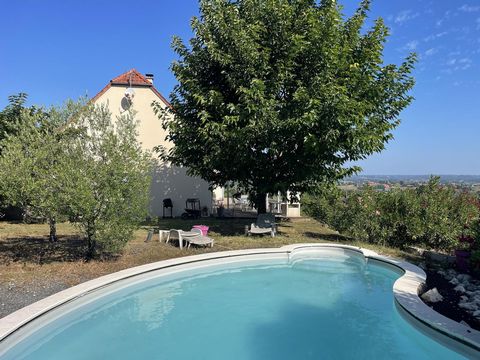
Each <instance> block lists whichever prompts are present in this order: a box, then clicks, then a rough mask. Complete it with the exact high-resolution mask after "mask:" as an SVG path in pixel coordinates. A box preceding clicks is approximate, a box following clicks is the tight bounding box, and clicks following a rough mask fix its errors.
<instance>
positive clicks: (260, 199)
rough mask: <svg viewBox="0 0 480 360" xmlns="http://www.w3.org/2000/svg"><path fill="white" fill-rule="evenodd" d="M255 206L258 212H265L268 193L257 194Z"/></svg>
mask: <svg viewBox="0 0 480 360" xmlns="http://www.w3.org/2000/svg"><path fill="white" fill-rule="evenodd" d="M255 206H256V207H257V213H258V214H265V213H266V212H267V194H266V193H260V194H257V196H256V201H255Z"/></svg>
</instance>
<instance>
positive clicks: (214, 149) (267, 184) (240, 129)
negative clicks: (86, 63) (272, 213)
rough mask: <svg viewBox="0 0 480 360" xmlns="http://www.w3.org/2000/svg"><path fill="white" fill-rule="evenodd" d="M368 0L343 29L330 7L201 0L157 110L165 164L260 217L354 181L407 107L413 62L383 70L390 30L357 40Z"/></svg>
mask: <svg viewBox="0 0 480 360" xmlns="http://www.w3.org/2000/svg"><path fill="white" fill-rule="evenodd" d="M369 7H370V1H367V0H364V1H362V2H361V4H360V6H359V8H358V10H357V11H356V13H355V14H354V15H353V16H352V17H351V18H349V19H344V18H343V17H342V14H341V7H340V6H339V5H338V4H337V3H336V2H335V1H333V0H323V1H320V2H317V1H314V0H237V1H233V0H201V1H200V13H201V15H200V17H199V18H193V20H192V28H193V31H194V37H193V38H192V39H191V40H190V44H189V45H188V46H187V45H185V44H184V43H183V42H182V41H181V40H180V39H179V38H178V37H177V38H174V40H173V48H174V50H175V51H176V53H177V54H178V56H179V60H178V61H176V62H174V64H173V66H172V69H173V72H174V74H175V76H176V78H177V80H178V85H177V86H176V87H175V89H174V91H173V93H172V95H171V102H172V107H173V109H174V112H175V113H174V116H166V113H165V111H162V110H161V105H160V104H154V108H155V109H156V111H157V112H158V113H159V116H160V117H162V118H163V120H164V127H165V129H166V130H168V133H169V135H168V139H169V140H171V141H172V142H173V143H174V144H175V146H174V147H173V148H172V149H171V150H169V151H168V152H167V151H163V152H162V153H161V157H162V159H164V160H166V161H169V162H172V163H173V164H175V165H180V166H186V167H188V169H189V174H191V175H195V176H200V177H202V178H203V179H205V180H207V181H209V182H210V184H211V185H212V186H223V185H224V184H225V183H227V182H229V181H232V182H235V183H237V184H239V185H240V186H241V187H242V188H243V189H244V190H246V191H247V192H248V193H249V194H250V195H251V198H252V199H255V203H256V206H257V209H258V211H259V212H260V213H261V212H265V210H266V209H265V197H266V194H267V193H276V192H278V191H280V192H281V193H283V194H285V193H286V192H287V191H290V192H291V193H292V194H296V193H298V192H303V191H306V190H308V189H310V188H312V187H314V186H316V185H317V184H319V183H321V182H324V181H330V180H334V179H338V178H342V177H344V176H347V175H351V174H353V173H354V172H356V171H358V170H359V168H358V167H356V166H351V165H350V164H351V163H352V162H354V161H357V160H360V159H364V158H366V157H367V156H368V155H371V154H373V153H375V152H379V151H381V150H383V149H384V146H385V143H386V142H387V141H389V140H390V139H391V138H392V134H391V131H392V130H393V129H394V128H395V127H396V126H398V124H399V119H398V116H399V114H400V112H401V111H402V110H403V109H404V108H405V107H406V106H407V105H408V104H410V102H411V101H412V97H411V96H409V95H408V92H409V90H410V89H411V88H412V87H413V85H414V80H413V78H412V77H411V76H410V75H409V74H410V73H411V71H412V69H413V66H414V63H415V54H411V55H410V56H408V57H407V59H406V60H405V61H404V62H403V63H402V64H401V65H400V66H396V65H392V64H388V65H385V64H383V59H382V53H383V48H384V44H385V41H386V38H387V36H388V29H387V27H386V26H385V25H384V23H383V20H382V19H381V18H380V19H377V20H376V21H375V22H374V25H373V27H372V28H371V29H369V30H366V31H365V30H364V25H365V21H366V18H367V14H368V11H369Z"/></svg>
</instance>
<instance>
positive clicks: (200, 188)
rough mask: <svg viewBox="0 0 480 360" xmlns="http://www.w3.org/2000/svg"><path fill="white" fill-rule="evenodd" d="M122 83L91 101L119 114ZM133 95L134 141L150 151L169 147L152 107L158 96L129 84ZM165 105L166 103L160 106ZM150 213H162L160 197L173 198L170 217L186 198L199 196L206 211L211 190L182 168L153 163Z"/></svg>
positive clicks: (151, 91)
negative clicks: (136, 125) (135, 127)
mask: <svg viewBox="0 0 480 360" xmlns="http://www.w3.org/2000/svg"><path fill="white" fill-rule="evenodd" d="M126 89H127V87H126V86H118V85H112V87H110V88H109V89H108V90H107V91H106V92H104V93H103V94H102V95H101V96H100V97H98V98H97V99H96V101H95V103H96V104H106V105H107V106H108V108H109V109H110V111H111V113H112V116H113V118H114V119H115V118H116V117H117V116H119V115H121V114H123V113H124V112H125V110H124V109H123V108H122V100H123V101H124V102H125V99H124V95H125V90H126ZM133 89H134V90H135V97H134V99H133V105H132V108H133V110H135V111H136V115H135V118H136V119H137V120H138V121H139V127H138V140H139V142H140V143H141V145H142V148H143V149H144V150H148V151H152V150H153V148H154V147H156V146H158V145H163V146H165V147H166V148H167V149H170V148H171V147H172V146H173V144H172V143H171V142H168V141H166V140H165V137H166V135H167V133H166V132H165V130H164V129H163V128H162V124H161V121H160V119H158V117H157V116H156V115H155V113H154V112H153V109H152V106H151V104H152V102H153V101H159V102H161V101H160V99H159V97H158V96H157V95H156V94H155V93H154V92H153V90H152V89H151V88H149V87H138V86H133ZM164 106H165V107H166V105H164ZM150 195H151V201H150V206H149V207H150V209H149V210H150V214H151V215H152V216H162V209H163V199H166V198H170V199H172V201H173V216H180V215H181V214H182V212H183V210H184V207H185V200H186V199H187V198H198V199H200V203H201V206H202V207H204V206H207V207H208V209H209V211H210V210H211V205H212V193H211V191H210V190H209V189H208V183H207V182H206V181H204V180H202V179H200V178H197V177H191V176H187V175H186V169H183V168H178V167H172V166H170V165H167V164H163V163H161V164H159V165H158V166H156V168H155V170H154V174H153V179H152V185H151V188H150Z"/></svg>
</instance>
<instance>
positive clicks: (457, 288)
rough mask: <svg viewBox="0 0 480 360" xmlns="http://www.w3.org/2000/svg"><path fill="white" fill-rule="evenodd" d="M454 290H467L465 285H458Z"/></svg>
mask: <svg viewBox="0 0 480 360" xmlns="http://www.w3.org/2000/svg"><path fill="white" fill-rule="evenodd" d="M453 290H455V291H460V292H462V293H464V292H465V288H464V287H463V285H457V286H456V287H455V288H454V289H453Z"/></svg>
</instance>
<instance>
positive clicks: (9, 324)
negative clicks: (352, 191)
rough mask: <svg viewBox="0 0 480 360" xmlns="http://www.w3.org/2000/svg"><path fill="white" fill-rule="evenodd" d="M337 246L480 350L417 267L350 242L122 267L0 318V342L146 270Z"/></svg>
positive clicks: (405, 305)
mask: <svg viewBox="0 0 480 360" xmlns="http://www.w3.org/2000/svg"><path fill="white" fill-rule="evenodd" d="M326 248H337V249H344V250H349V251H354V252H357V253H360V254H362V255H363V256H364V257H365V258H366V259H367V261H368V260H369V259H372V260H374V261H379V262H382V263H384V264H387V265H390V266H393V267H395V268H397V269H399V270H400V271H402V272H403V275H401V276H400V278H399V279H397V280H396V281H395V283H394V285H393V294H394V298H395V302H396V304H397V305H398V306H400V307H401V308H402V309H403V310H404V311H405V312H406V313H408V314H409V315H410V316H411V317H412V318H413V319H415V320H417V321H419V322H420V323H421V324H423V325H426V326H428V327H430V328H431V329H433V330H436V331H438V332H440V333H441V334H443V335H446V336H448V337H449V338H451V339H454V340H456V341H458V342H460V343H463V344H465V345H467V346H469V347H470V348H472V349H473V350H476V351H480V331H477V330H474V329H471V328H469V327H468V326H465V325H463V324H460V323H458V322H456V321H454V320H451V319H449V318H447V317H445V316H443V315H441V314H439V313H437V312H436V311H434V310H433V309H432V308H430V307H429V306H428V305H426V304H425V303H424V302H423V301H422V300H421V299H420V297H419V296H418V293H419V291H420V289H421V288H422V287H423V286H424V284H425V282H426V277H427V276H426V274H425V272H424V271H423V270H422V269H420V268H419V267H417V266H415V265H413V264H410V263H408V262H406V261H402V260H398V259H394V258H391V257H388V256H383V255H379V254H378V253H376V252H374V251H372V250H368V249H363V248H359V247H355V246H350V245H340V244H318V243H317V244H294V245H286V246H282V247H280V248H263V249H248V250H232V251H222V252H215V253H207V254H201V255H192V256H185V257H181V258H175V259H169V260H163V261H159V262H155V263H151V264H146V265H141V266H137V267H133V268H129V269H125V270H121V271H118V272H115V273H113V274H109V275H105V276H102V277H99V278H96V279H93V280H90V281H87V282H85V283H82V284H79V285H76V286H73V287H71V288H68V289H65V290H63V291H60V292H58V293H56V294H53V295H51V296H49V297H47V298H44V299H42V300H40V301H37V302H35V303H33V304H31V305H28V306H26V307H24V308H22V309H20V310H17V311H15V312H13V313H12V314H9V315H7V316H6V317H4V318H1V319H0V344H1V342H2V341H3V340H5V339H6V338H7V337H9V336H10V335H12V334H13V333H15V332H16V331H17V330H19V329H20V328H22V327H23V326H25V325H26V324H28V323H30V322H31V321H33V320H35V319H37V318H38V317H40V316H42V315H44V314H46V313H48V312H50V311H52V310H54V309H55V308H57V307H59V306H61V305H63V304H66V303H69V302H71V301H74V300H75V299H78V298H81V297H83V296H85V295H86V294H89V293H91V292H93V291H95V290H98V289H101V288H104V287H107V286H109V285H112V284H114V283H117V282H119V281H121V280H125V279H128V278H131V277H134V276H138V275H141V274H147V273H149V272H153V271H157V270H162V269H168V268H174V267H177V266H178V267H179V266H180V265H183V269H184V270H188V269H194V268H196V267H198V263H201V262H205V261H209V260H210V261H212V260H217V261H219V260H220V261H221V260H222V259H223V260H224V261H225V260H226V259H228V261H233V260H236V259H239V260H240V258H248V259H250V258H252V257H253V258H259V259H261V258H262V257H265V256H275V255H282V254H283V255H285V256H286V257H288V259H290V258H291V257H292V256H293V255H294V254H295V253H299V252H302V251H309V252H312V251H314V250H315V249H326Z"/></svg>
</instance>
